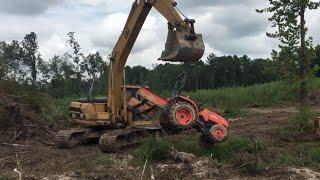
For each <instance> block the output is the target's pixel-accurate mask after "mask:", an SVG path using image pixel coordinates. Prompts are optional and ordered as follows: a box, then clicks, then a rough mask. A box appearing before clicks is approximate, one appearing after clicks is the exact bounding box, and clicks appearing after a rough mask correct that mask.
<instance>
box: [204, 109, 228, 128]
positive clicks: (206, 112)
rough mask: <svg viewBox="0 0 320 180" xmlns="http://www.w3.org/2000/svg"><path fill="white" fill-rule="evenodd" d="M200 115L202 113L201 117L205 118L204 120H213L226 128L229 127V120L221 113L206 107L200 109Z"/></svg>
mask: <svg viewBox="0 0 320 180" xmlns="http://www.w3.org/2000/svg"><path fill="white" fill-rule="evenodd" d="M199 115H200V117H202V118H203V120H204V121H205V122H213V123H214V124H218V125H221V126H224V127H225V128H228V127H229V122H228V121H227V120H226V119H225V118H223V117H222V116H220V115H219V114H217V113H214V112H212V111H210V110H208V109H204V110H202V111H200V112H199Z"/></svg>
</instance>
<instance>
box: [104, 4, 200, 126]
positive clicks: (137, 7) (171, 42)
mask: <svg viewBox="0 0 320 180" xmlns="http://www.w3.org/2000/svg"><path fill="white" fill-rule="evenodd" d="M176 5H177V4H176V3H175V2H174V1H173V0H135V1H134V2H133V4H132V9H131V12H130V14H129V17H128V19H127V22H126V24H125V27H124V29H123V31H122V34H121V36H120V37H119V40H118V42H117V44H116V46H115V48H114V50H113V52H112V54H111V57H110V60H111V63H110V70H109V85H108V108H109V111H110V112H111V118H112V123H114V124H115V123H116V122H117V120H118V119H123V118H122V117H123V114H122V112H123V108H122V107H123V102H124V100H123V98H125V97H123V93H121V92H122V91H121V87H122V85H123V73H124V72H123V71H124V67H125V64H126V61H127V58H128V56H129V54H130V52H131V50H132V48H133V45H134V43H135V41H136V39H137V37H138V35H139V33H140V31H141V29H142V26H143V24H144V22H145V20H146V18H147V16H148V14H149V12H150V10H151V8H152V7H154V8H155V9H156V10H157V11H159V12H160V14H161V15H162V16H164V17H165V18H166V19H167V21H168V37H167V42H166V45H165V50H164V51H163V52H162V54H161V57H160V58H159V60H163V61H172V62H188V61H198V60H199V59H200V58H201V57H202V56H203V54H204V49H205V47H204V43H203V40H202V35H201V34H196V33H195V30H194V22H195V21H194V20H192V19H187V18H186V19H184V20H183V19H182V18H181V16H180V15H179V13H178V11H177V10H176V8H175V6H176ZM124 111H125V110H124Z"/></svg>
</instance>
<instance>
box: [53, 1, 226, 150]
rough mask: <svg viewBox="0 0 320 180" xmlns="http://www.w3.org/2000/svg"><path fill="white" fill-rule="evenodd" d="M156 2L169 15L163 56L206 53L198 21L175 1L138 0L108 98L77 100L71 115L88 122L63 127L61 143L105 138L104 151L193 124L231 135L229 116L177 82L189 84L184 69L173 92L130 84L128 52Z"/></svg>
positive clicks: (207, 132)
mask: <svg viewBox="0 0 320 180" xmlns="http://www.w3.org/2000/svg"><path fill="white" fill-rule="evenodd" d="M152 7H154V8H155V9H156V10H157V11H158V12H160V14H161V15H162V16H163V17H165V18H166V19H167V21H168V37H167V42H166V44H165V50H164V51H163V52H162V54H161V57H160V58H159V60H162V61H171V62H190V61H198V60H200V58H201V57H202V56H203V54H204V50H205V46H204V43H203V40H202V35H201V34H197V33H196V32H195V29H194V23H195V21H194V20H193V19H188V18H185V19H182V16H181V15H183V14H182V13H181V11H180V10H179V9H178V8H177V3H176V2H175V1H173V0H135V1H134V2H133V4H132V9H131V12H130V14H129V17H128V19H127V22H126V24H125V26H124V29H123V31H122V34H121V35H120V37H119V40H118V41H117V43H116V45H115V47H114V49H113V52H112V54H111V55H110V65H109V74H108V78H109V81H108V96H107V98H102V99H90V98H89V99H81V100H79V101H77V102H71V104H70V107H69V117H70V121H72V122H74V123H76V124H80V125H83V128H73V129H69V130H62V131H59V132H58V133H57V135H56V145H57V146H59V147H67V148H71V147H73V146H75V145H78V144H81V143H87V142H90V141H99V146H100V149H101V150H102V151H105V152H107V151H116V150H118V149H120V148H123V147H126V146H130V145H134V144H138V143H141V142H142V141H144V140H145V139H147V138H148V137H150V135H155V134H162V132H163V130H168V131H171V132H179V131H182V130H187V129H190V128H197V129H198V130H199V131H200V132H201V133H202V136H203V137H204V139H206V140H207V141H212V142H222V141H223V140H224V139H225V138H226V137H227V129H228V126H229V124H228V121H227V120H225V119H224V118H223V117H221V116H219V115H218V114H216V113H214V112H211V111H209V110H208V109H201V108H199V107H198V106H197V104H196V103H195V102H193V101H192V100H190V99H189V98H188V97H184V96H182V95H181V91H182V88H180V89H177V87H178V84H179V83H180V84H182V86H183V84H184V82H185V79H186V78H185V77H186V76H185V74H184V73H183V74H181V75H180V76H179V77H178V79H177V82H176V85H175V87H176V88H175V90H174V93H173V96H172V97H170V98H164V97H161V96H160V95H158V94H157V93H155V92H153V91H152V90H151V89H150V88H149V87H146V86H136V85H135V86H129V85H125V73H124V69H125V65H126V61H127V58H128V56H129V54H130V52H131V50H132V48H133V45H134V44H135V42H136V39H137V37H138V35H139V33H140V30H141V29H142V26H143V24H144V22H145V20H146V18H147V16H148V14H149V12H150V10H151V9H152ZM180 14H181V15H180ZM159 33H160V32H159ZM157 114H161V115H160V121H154V120H152V119H154V118H155V117H157V116H156V115H157Z"/></svg>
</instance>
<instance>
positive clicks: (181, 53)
mask: <svg viewBox="0 0 320 180" xmlns="http://www.w3.org/2000/svg"><path fill="white" fill-rule="evenodd" d="M204 50H205V46H204V43H203V40H202V35H201V34H190V32H187V31H177V30H172V29H169V33H168V37H167V42H166V45H165V50H164V51H163V52H162V54H161V57H160V58H159V60H162V61H171V62H194V61H198V60H200V59H201V58H202V56H203V54H204Z"/></svg>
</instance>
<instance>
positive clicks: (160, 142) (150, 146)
mask: <svg viewBox="0 0 320 180" xmlns="http://www.w3.org/2000/svg"><path fill="white" fill-rule="evenodd" d="M171 147H172V144H171V143H170V142H169V141H167V140H164V139H159V138H150V139H149V140H148V141H147V142H146V143H144V144H142V145H141V146H140V147H139V148H138V149H137V150H136V151H135V152H134V157H135V158H136V159H138V160H140V161H143V162H144V161H146V160H148V161H163V160H166V159H168V158H169V157H170V150H171Z"/></svg>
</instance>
